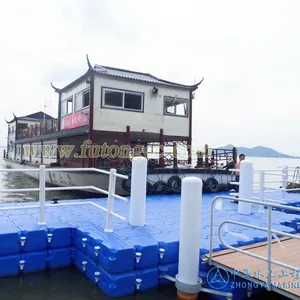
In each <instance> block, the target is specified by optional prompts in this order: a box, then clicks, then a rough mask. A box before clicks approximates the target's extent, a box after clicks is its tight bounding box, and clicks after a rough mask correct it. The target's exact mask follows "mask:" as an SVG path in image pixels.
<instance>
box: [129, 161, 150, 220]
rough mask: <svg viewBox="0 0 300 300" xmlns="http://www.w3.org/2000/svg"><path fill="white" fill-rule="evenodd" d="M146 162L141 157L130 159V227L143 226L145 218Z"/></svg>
mask: <svg viewBox="0 0 300 300" xmlns="http://www.w3.org/2000/svg"><path fill="white" fill-rule="evenodd" d="M147 165H148V161H147V159H146V158H145V157H143V156H136V157H134V158H133V159H132V170H131V192H130V215H129V224H130V225H131V226H144V225H145V218H146V188H147Z"/></svg>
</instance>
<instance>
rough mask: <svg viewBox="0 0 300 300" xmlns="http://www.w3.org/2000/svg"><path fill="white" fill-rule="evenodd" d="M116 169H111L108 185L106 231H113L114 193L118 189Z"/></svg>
mask: <svg viewBox="0 0 300 300" xmlns="http://www.w3.org/2000/svg"><path fill="white" fill-rule="evenodd" d="M116 174H117V170H116V169H110V175H109V185H108V198H107V213H106V225H105V229H104V231H106V232H112V231H113V229H112V220H111V216H112V213H113V209H114V194H115V189H116V178H117V177H116Z"/></svg>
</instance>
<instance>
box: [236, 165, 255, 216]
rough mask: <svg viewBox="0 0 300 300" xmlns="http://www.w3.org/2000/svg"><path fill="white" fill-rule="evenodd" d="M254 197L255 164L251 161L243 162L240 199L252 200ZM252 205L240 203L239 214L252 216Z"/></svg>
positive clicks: (241, 166)
mask: <svg viewBox="0 0 300 300" xmlns="http://www.w3.org/2000/svg"><path fill="white" fill-rule="evenodd" d="M252 196H253V164H252V162H251V161H248V160H243V161H242V162H241V165H240V187H239V197H240V198H242V199H249V200H250V199H251V198H252ZM251 211H252V203H246V202H242V201H239V204H238V212H239V214H244V215H251Z"/></svg>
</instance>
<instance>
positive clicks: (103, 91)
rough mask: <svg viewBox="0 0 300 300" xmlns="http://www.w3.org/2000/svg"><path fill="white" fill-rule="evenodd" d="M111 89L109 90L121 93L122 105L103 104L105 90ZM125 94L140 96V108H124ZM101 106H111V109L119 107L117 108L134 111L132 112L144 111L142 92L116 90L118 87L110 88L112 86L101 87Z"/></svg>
mask: <svg viewBox="0 0 300 300" xmlns="http://www.w3.org/2000/svg"><path fill="white" fill-rule="evenodd" d="M106 91H111V92H117V93H121V94H123V96H122V106H113V105H107V104H105V92H106ZM125 94H131V95H138V96H141V109H130V108H125V107H124V105H125ZM102 107H105V108H112V109H119V110H125V111H134V112H143V111H144V94H143V93H139V92H131V91H126V90H118V89H112V88H103V89H102Z"/></svg>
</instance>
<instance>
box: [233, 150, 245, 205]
mask: <svg viewBox="0 0 300 300" xmlns="http://www.w3.org/2000/svg"><path fill="white" fill-rule="evenodd" d="M245 158H246V155H245V154H240V155H239V161H238V162H237V163H236V164H235V167H234V169H235V170H239V169H240V166H241V161H243V160H245ZM231 176H235V181H236V182H240V172H239V171H233V172H232V173H231ZM235 191H236V193H238V192H239V186H238V185H236V186H235ZM236 198H238V196H236ZM234 202H235V203H238V201H236V200H235V201H234Z"/></svg>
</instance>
